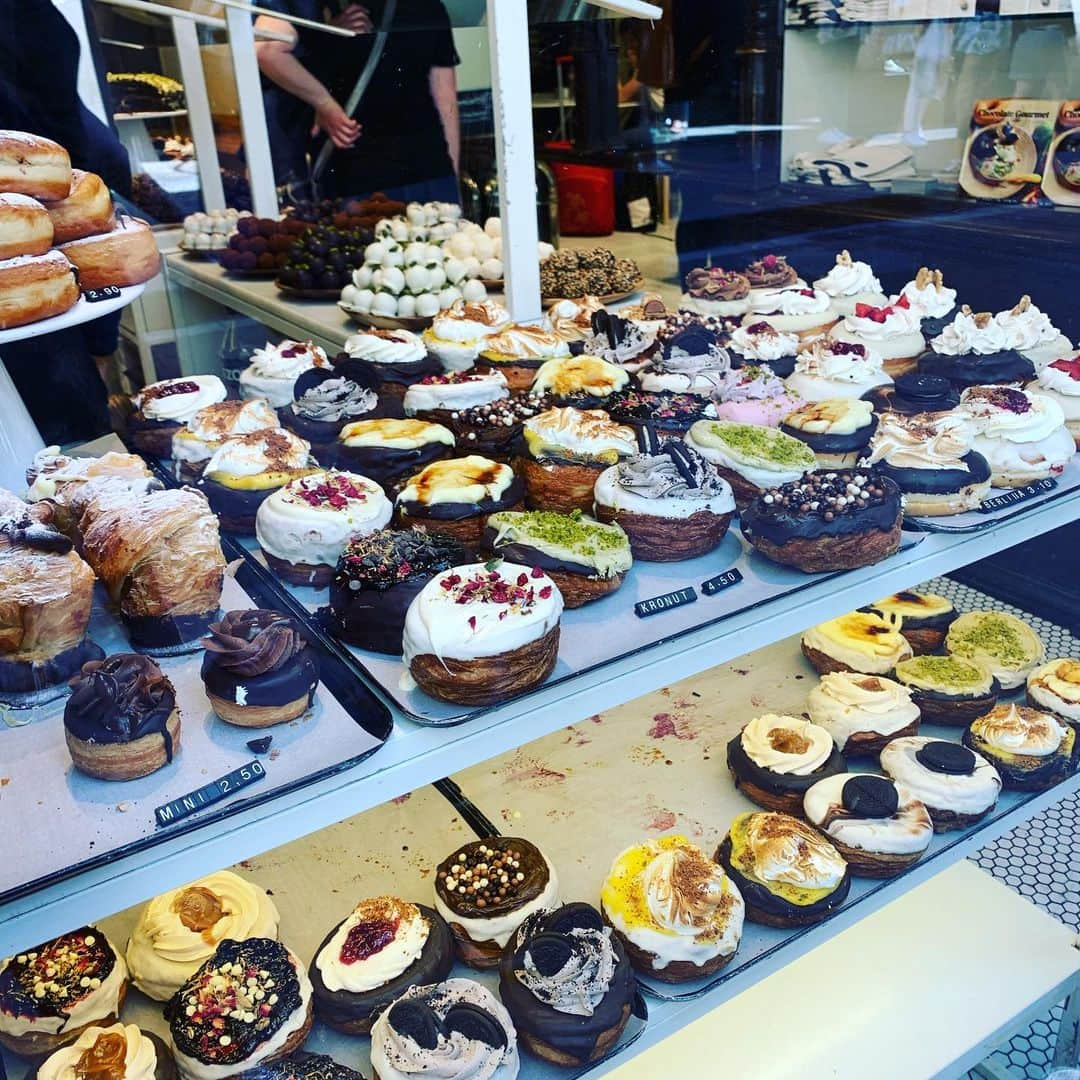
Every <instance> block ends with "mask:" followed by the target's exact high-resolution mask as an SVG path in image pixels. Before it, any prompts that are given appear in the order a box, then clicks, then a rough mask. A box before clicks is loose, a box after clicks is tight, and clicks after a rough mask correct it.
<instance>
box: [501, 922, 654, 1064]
mask: <svg viewBox="0 0 1080 1080" xmlns="http://www.w3.org/2000/svg"><path fill="white" fill-rule="evenodd" d="M635 989H636V984H635V982H634V970H633V968H632V967H631V966H630V961H629V959H628V958H627V955H626V951H625V949H624V948H623V946H622V943H621V942H620V941H619V939H618V937H616V936H615V935H613V933H612V930H611V928H610V927H607V926H605V925H604V920H603V919H602V918H601V916H600V913H599V912H598V911H597V910H596V909H595V908H594V907H590V906H589V905H588V904H567V905H565V906H564V907H561V908H557V909H556V910H554V911H542V912H540V911H538V912H536V913H534V914H533V915H530V916H529V918H528V919H526V920H525V922H524V923H523V924H522V925H521V926H519V927H518V929H517V931H516V932H515V934H514V936H513V938H512V939H511V941H510V942H509V943H508V945H507V947H506V948H505V949H504V950H503V953H502V957H501V958H500V960H499V995H500V997H501V998H502V1000H503V1002H504V1003H505V1005H506V1007H507V1008H508V1009H509V1011H510V1017H511V1019H512V1020H513V1021H514V1026H515V1027H516V1028H517V1033H518V1039H519V1040H520V1041H521V1044H522V1046H524V1047H525V1048H526V1049H527V1050H529V1051H530V1052H531V1053H532V1054H535V1055H536V1056H537V1057H539V1058H541V1059H542V1060H544V1061H550V1062H551V1063H552V1064H555V1065H562V1066H565V1067H575V1066H581V1065H587V1064H588V1063H589V1062H590V1061H596V1060H597V1059H599V1058H601V1057H603V1055H604V1054H606V1053H607V1052H608V1051H609V1050H610V1049H611V1048H612V1047H613V1046H614V1045H615V1043H616V1042H617V1041H618V1038H619V1035H620V1034H621V1033H622V1031H623V1028H625V1027H626V1022H627V1021H628V1020H629V1019H630V1011H631V1007H632V1004H633V1000H634V993H635Z"/></svg>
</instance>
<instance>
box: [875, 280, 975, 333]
mask: <svg viewBox="0 0 1080 1080" xmlns="http://www.w3.org/2000/svg"><path fill="white" fill-rule="evenodd" d="M879 303H880V302H879ZM889 303H891V304H898V305H906V306H907V308H908V309H909V310H910V311H911V312H912V313H913V314H915V315H917V316H918V318H919V320H920V329H921V330H922V333H923V337H925V338H927V339H929V338H934V337H937V336H938V334H940V333H941V331H942V330H944V329H945V326H946V325H947V324H948V323H949V322H950V321H951V320H952V319H953V317H954V316H955V314H956V290H955V289H950V288H949V287H948V286H947V285H946V284H945V280H944V278H943V277H942V273H941V271H940V270H931V269H930V268H929V267H926V266H920V267H919V270H918V273H916V275H915V277H914V278H913V279H912V280H911V281H909V282H908V283H907V284H906V285H905V286H904V287H903V288H902V289H901V290H900V292H899V293H898V294H897V295H896V296H894V297H893V298H892V300H890V301H889Z"/></svg>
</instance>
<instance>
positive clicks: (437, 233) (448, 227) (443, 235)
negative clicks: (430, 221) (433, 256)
mask: <svg viewBox="0 0 1080 1080" xmlns="http://www.w3.org/2000/svg"><path fill="white" fill-rule="evenodd" d="M456 233H457V226H456V225H455V224H454V223H453V222H452V221H440V222H439V224H438V225H433V226H432V227H431V231H430V233H429V234H428V235H429V236H430V237H431V239H432V240H438V241H440V242H441V241H443V240H449V239H450V237H451V236H454V235H455V234H456Z"/></svg>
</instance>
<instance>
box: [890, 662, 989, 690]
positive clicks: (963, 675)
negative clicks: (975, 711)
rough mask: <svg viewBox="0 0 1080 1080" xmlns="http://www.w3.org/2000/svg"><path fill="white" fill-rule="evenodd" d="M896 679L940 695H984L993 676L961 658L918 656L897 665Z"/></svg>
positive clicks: (979, 666)
mask: <svg viewBox="0 0 1080 1080" xmlns="http://www.w3.org/2000/svg"><path fill="white" fill-rule="evenodd" d="M896 678H897V679H898V680H899V681H900V682H901V683H904V684H906V685H908V686H916V687H921V688H922V689H924V690H937V691H939V692H941V693H946V694H948V693H967V694H983V693H987V692H989V690H990V686H991V684H992V676H991V675H990V672H989V671H987V670H986V668H985V667H983V666H982V664H980V663H978V662H977V661H975V660H965V659H962V658H961V657H959V656H916V657H915V658H914V659H912V660H901V661H900V663H898V664H897V665H896Z"/></svg>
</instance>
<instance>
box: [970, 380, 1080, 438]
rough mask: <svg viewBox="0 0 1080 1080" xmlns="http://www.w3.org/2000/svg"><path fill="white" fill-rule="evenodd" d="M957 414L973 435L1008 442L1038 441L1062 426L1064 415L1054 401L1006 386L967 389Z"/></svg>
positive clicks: (1063, 424) (1043, 395)
mask: <svg viewBox="0 0 1080 1080" xmlns="http://www.w3.org/2000/svg"><path fill="white" fill-rule="evenodd" d="M957 412H958V414H959V415H961V416H963V417H964V418H965V419H967V420H968V421H969V423H970V425H971V429H972V431H973V432H974V433H975V434H976V435H982V436H983V437H985V438H987V439H1007V440H1008V441H1009V442H1018V443H1029V442H1041V441H1042V440H1043V439H1046V438H1049V437H1050V436H1051V435H1052V434H1053V433H1054V432H1055V431H1057V430H1058V429H1060V428H1062V427H1064V426H1065V413H1064V411H1063V410H1062V408H1061V406H1060V405H1059V404H1058V403H1057V402H1056V401H1055V400H1054V399H1053V398H1051V397H1048V396H1047V395H1046V394H1031V393H1028V392H1027V391H1026V390H1014V389H1012V388H1011V387H1005V386H971V387H968V389H967V390H965V391H964V392H963V393H962V394H961V395H960V405H959V407H958V409H957Z"/></svg>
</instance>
